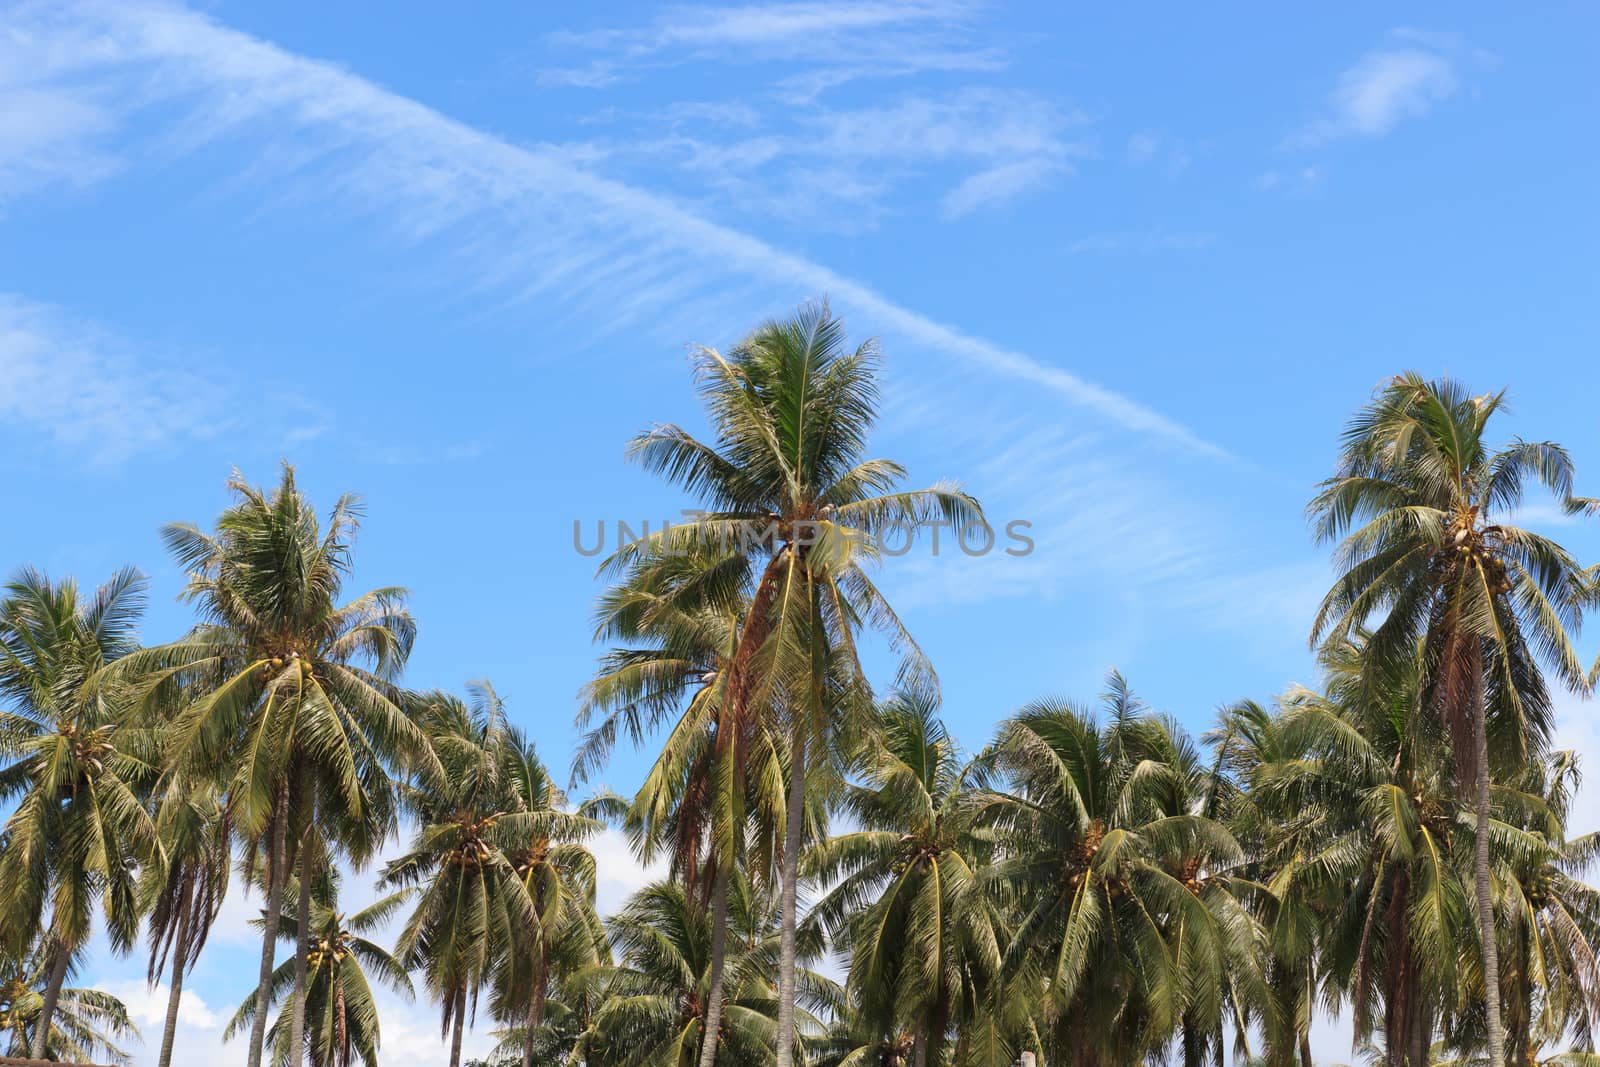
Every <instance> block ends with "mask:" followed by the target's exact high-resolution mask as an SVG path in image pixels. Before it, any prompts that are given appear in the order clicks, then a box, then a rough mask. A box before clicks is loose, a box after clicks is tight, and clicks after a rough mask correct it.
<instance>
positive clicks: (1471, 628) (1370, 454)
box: [1308, 373, 1588, 1063]
mask: <svg viewBox="0 0 1600 1067" xmlns="http://www.w3.org/2000/svg"><path fill="white" fill-rule="evenodd" d="M1504 405H1505V394H1504V393H1494V394H1488V395H1484V396H1472V395H1470V394H1469V392H1468V391H1467V390H1466V388H1465V387H1463V386H1462V385H1461V384H1460V383H1458V382H1454V381H1450V380H1444V379H1441V380H1436V381H1428V380H1425V379H1423V378H1422V377H1421V376H1420V375H1417V374H1415V373H1407V374H1404V375H1401V376H1399V377H1397V378H1395V379H1394V380H1393V381H1392V382H1390V383H1389V384H1388V385H1386V386H1384V387H1382V388H1381V389H1379V391H1378V393H1377V395H1376V396H1375V397H1374V399H1373V401H1372V402H1371V403H1370V404H1369V405H1367V406H1366V407H1365V408H1363V409H1362V410H1361V411H1360V412H1358V413H1357V415H1356V416H1355V417H1354V418H1353V419H1352V420H1351V422H1350V424H1349V426H1348V427H1347V428H1346V430H1345V434H1344V445H1343V448H1342V450H1341V452H1340V457H1339V465H1338V469H1337V471H1336V473H1335V474H1334V476H1333V477H1332V478H1329V479H1328V480H1327V481H1325V482H1323V483H1322V487H1321V490H1320V491H1319V492H1318V493H1317V495H1316V496H1315V497H1314V498H1313V500H1312V501H1311V504H1310V506H1309V509H1308V510H1309V512H1310V514H1311V516H1312V517H1313V520H1314V523H1315V528H1316V533H1317V536H1318V538H1319V539H1320V540H1323V541H1338V542H1339V546H1338V550H1337V552H1336V557H1335V559H1336V564H1337V566H1338V568H1339V570H1340V572H1341V573H1340V575H1339V578H1338V580H1337V581H1336V582H1335V584H1334V586H1333V588H1332V589H1331V590H1330V591H1329V592H1328V595H1327V597H1326V598H1325V599H1324V600H1323V602H1322V606H1321V608H1320V609H1319V610H1318V612H1317V617H1316V620H1315V622H1314V623H1313V624H1312V628H1311V640H1312V643H1313V644H1317V643H1321V642H1332V643H1334V644H1342V643H1344V642H1346V641H1348V640H1350V639H1351V638H1352V637H1353V636H1354V635H1355V634H1356V633H1357V632H1358V631H1359V630H1360V629H1361V628H1363V627H1365V626H1367V625H1368V624H1369V621H1373V620H1374V619H1375V625H1374V628H1373V629H1372V633H1371V637H1370V638H1369V639H1368V640H1367V641H1366V642H1365V646H1364V647H1365V655H1366V658H1367V664H1366V671H1367V676H1368V679H1369V684H1372V685H1377V684H1380V683H1379V682H1378V681H1377V679H1378V678H1380V677H1381V676H1382V675H1384V674H1386V673H1388V672H1391V671H1393V670H1395V669H1397V667H1398V668H1399V669H1404V665H1405V664H1407V663H1409V662H1410V661H1411V660H1412V659H1413V658H1414V657H1415V656H1416V648H1417V645H1418V642H1419V641H1420V642H1422V645H1423V662H1424V675H1423V684H1422V692H1423V694H1424V704H1425V706H1426V707H1428V708H1429V709H1431V710H1432V711H1433V712H1435V713H1436V714H1437V715H1438V716H1439V718H1440V720H1441V722H1442V723H1443V725H1444V728H1445V730H1446V732H1447V733H1448V735H1449V737H1450V740H1451V742H1452V744H1453V747H1454V752H1455V760H1456V777H1457V780H1458V781H1459V782H1460V783H1461V785H1462V795H1463V797H1464V798H1465V797H1471V798H1473V799H1474V800H1475V802H1476V803H1475V810H1476V834H1477V839H1476V846H1475V847H1476V853H1475V859H1474V883H1475V884H1474V890H1475V899H1476V905H1477V919H1478V932H1479V940H1480V942H1481V946H1480V949H1481V953H1482V957H1483V972H1484V975H1485V987H1484V988H1485V1001H1486V1003H1485V1011H1486V1016H1487V1026H1488V1040H1489V1048H1490V1056H1491V1058H1492V1059H1493V1061H1494V1062H1496V1063H1499V1062H1503V1060H1504V1042H1505V1030H1504V1027H1503V1025H1502V1021H1501V987H1500V977H1499V961H1498V954H1497V946H1496V943H1495V917H1494V887H1493V883H1492V878H1491V873H1490V856H1489V853H1490V834H1489V821H1490V817H1491V810H1492V803H1493V800H1492V793H1491V775H1492V771H1493V768H1492V767H1491V762H1490V754H1491V752H1492V753H1493V754H1494V756H1495V758H1496V759H1497V760H1498V761H1499V762H1500V763H1501V765H1502V766H1505V767H1510V768H1516V767H1520V766H1521V765H1522V764H1523V763H1524V762H1525V761H1526V760H1527V759H1528V758H1529V757H1530V756H1531V755H1534V754H1537V753H1538V752H1539V751H1540V750H1541V749H1542V747H1543V745H1544V743H1545V741H1546V738H1547V737H1548V734H1549V730H1550V721H1551V713H1550V698H1549V694H1548V692H1547V690H1546V687H1545V682H1544V678H1543V675H1542V673H1541V672H1540V670H1539V662H1540V661H1543V662H1544V663H1545V664H1547V665H1548V666H1550V667H1552V668H1553V669H1554V670H1555V672H1556V673H1557V675H1558V677H1560V678H1561V679H1562V680H1563V681H1564V682H1566V683H1567V684H1568V685H1570V686H1571V687H1573V688H1574V689H1579V690H1582V689H1585V688H1587V684H1588V679H1587V677H1586V675H1585V672H1584V671H1583V669H1582V667H1581V666H1580V665H1579V663H1578V659H1577V655H1576V653H1575V652H1574V651H1573V648H1572V643H1571V640H1570V638H1569V634H1570V633H1571V632H1572V631H1573V630H1575V629H1576V627H1577V625H1578V611H1579V607H1580V605H1581V603H1582V600H1583V597H1584V595H1585V583H1584V576H1583V573H1582V571H1581V570H1580V569H1579V568H1578V566H1577V564H1576V563H1575V562H1574V561H1573V559H1572V557H1571V556H1570V555H1569V554H1568V553H1567V552H1566V550H1565V549H1563V548H1562V547H1561V546H1560V545H1558V544H1556V543H1555V542H1553V541H1551V540H1549V539H1548V538H1545V537H1543V536H1540V535H1538V534H1535V533H1533V532H1531V531H1529V530H1525V529H1522V528H1520V527H1517V526H1513V525H1511V524H1510V523H1509V522H1507V521H1506V520H1507V519H1508V518H1509V517H1510V515H1511V514H1512V513H1513V512H1514V510H1515V509H1516V507H1517V506H1518V505H1519V504H1520V503H1521V501H1522V498H1523V492H1524V488H1525V486H1526V484H1527V483H1528V482H1529V481H1530V480H1532V481H1535V482H1538V483H1539V484H1542V485H1543V486H1545V487H1546V488H1548V489H1549V490H1550V491H1551V492H1552V493H1554V494H1555V495H1556V496H1557V498H1558V499H1561V500H1563V501H1565V500H1567V499H1568V498H1570V496H1571V491H1572V465H1571V462H1570V460H1569V459H1568V457H1567V454H1566V452H1565V451H1564V450H1563V449H1562V448H1561V447H1560V446H1558V445H1555V444H1552V443H1550V442H1532V441H1523V440H1520V439H1518V440H1513V441H1512V442H1511V443H1510V444H1508V445H1506V446H1504V447H1502V448H1498V449H1496V448H1495V447H1494V446H1493V445H1492V444H1491V443H1490V441H1489V439H1488V436H1487V435H1488V432H1489V423H1490V420H1491V419H1492V418H1493V417H1494V415H1495V414H1496V413H1498V412H1499V411H1500V410H1501V409H1502V408H1503V407H1504Z"/></svg>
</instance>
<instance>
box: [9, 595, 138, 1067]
mask: <svg viewBox="0 0 1600 1067" xmlns="http://www.w3.org/2000/svg"><path fill="white" fill-rule="evenodd" d="M143 607H144V579H143V578H141V577H140V576H139V575H138V574H137V573H136V572H134V571H132V570H123V571H119V572H118V573H117V574H116V575H115V576H113V577H112V579H111V581H109V582H107V583H106V584H105V585H103V586H101V587H100V589H99V590H98V591H97V592H96V593H95V595H94V596H93V597H91V598H88V599H87V600H85V599H84V598H82V597H81V596H80V595H79V592H78V586H77V583H75V582H73V581H72V580H71V579H66V580H64V581H61V582H51V581H50V579H48V578H47V577H45V576H44V575H43V574H41V573H40V572H38V571H35V570H28V569H25V570H23V571H21V572H19V573H18V574H17V576H16V577H15V578H13V579H12V580H11V581H10V582H9V583H7V584H6V586H5V591H4V599H3V601H0V759H4V760H6V761H7V762H6V763H5V765H4V766H3V768H0V804H7V803H9V804H14V805H15V806H14V808H13V809H12V812H11V814H10V816H9V817H8V818H7V820H6V823H5V828H4V831H3V838H4V847H3V849H0V913H3V914H4V915H5V923H4V924H3V931H4V932H3V935H0V938H3V941H4V945H3V946H0V947H3V949H4V951H5V952H6V953H7V954H8V955H10V956H12V957H19V956H21V955H22V954H24V953H27V952H29V951H30V950H31V948H32V945H31V942H32V939H33V938H34V935H35V932H36V931H41V930H42V934H43V941H42V945H41V948H42V952H43V958H42V962H43V964H44V966H45V967H46V968H47V975H46V981H45V988H44V999H43V1001H42V1003H41V1005H40V1009H39V1017H38V1023H37V1024H36V1027H35V1032H34V1038H33V1048H32V1050H31V1051H32V1053H33V1056H34V1058H36V1059H39V1058H43V1056H44V1054H45V1053H46V1051H47V1044H48V1042H49V1041H50V1040H51V1038H50V1034H51V1033H52V1032H53V1030H52V1017H53V1015H54V1013H55V1010H56V1004H57V1002H58V1000H59V997H60V993H61V988H62V983H63V982H64V981H65V979H66V975H67V969H68V967H69V966H70V964H71V961H72V958H73V956H74V954H76V953H77V952H78V951H79V950H80V949H81V948H82V947H83V946H84V945H85V944H86V943H87V942H88V939H89V936H90V934H91V932H92V924H93V919H94V912H95V910H96V905H97V904H98V905H99V910H100V912H101V914H102V916H103V918H104V921H105V928H106V932H107V934H108V935H109V936H110V940H111V945H112V948H113V949H114V950H116V951H118V952H126V951H127V950H128V949H129V948H131V947H132V945H133V942H134V940H135V938H136V937H137V936H138V929H139V907H138V894H137V893H136V891H135V890H136V883H137V877H138V876H137V873H136V872H137V868H138V865H139V864H140V863H142V862H149V861H151V860H152V859H154V858H156V857H157V856H158V854H159V850H160V846H159V844H158V842H157V840H156V834H155V829H154V827H153V825H152V824H151V820H150V816H149V814H148V813H147V812H146V811H145V808H144V805H143V803H142V802H141V800H140V795H141V791H142V790H144V789H147V788H148V787H149V786H150V784H151V782H152V780H153V778H154V777H155V775H154V770H155V763H154V761H155V753H154V751H153V745H152V743H151V738H150V736H149V734H148V731H144V730H140V729H136V728H133V727H131V726H128V725H125V723H124V716H123V711H124V709H123V706H122V703H121V698H122V695H123V694H122V692H121V690H120V689H119V688H118V687H117V686H114V685H110V684H104V683H103V681H102V678H101V674H102V671H103V670H104V668H106V666H107V665H108V664H111V663H113V662H115V661H116V660H118V659H119V658H120V657H123V656H125V655H127V654H128V653H129V652H131V651H132V650H133V649H134V648H135V647H137V640H136V636H135V626H136V624H137V622H138V618H139V615H140V613H141V611H142V610H143ZM47 911H48V916H47V915H46V913H47Z"/></svg>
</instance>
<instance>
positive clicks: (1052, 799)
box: [976, 675, 1259, 1067]
mask: <svg viewBox="0 0 1600 1067" xmlns="http://www.w3.org/2000/svg"><path fill="white" fill-rule="evenodd" d="M1103 713H1104V715H1105V721H1104V722H1101V721H1100V720H1099V719H1097V717H1096V716H1094V715H1093V714H1091V713H1090V712H1088V711H1086V710H1083V709H1080V708H1076V707H1074V706H1072V705H1070V704H1064V703H1059V702H1054V701H1043V702H1040V703H1036V704H1032V705H1029V706H1028V707H1026V708H1024V709H1023V710H1022V711H1020V712H1019V713H1018V714H1017V715H1016V716H1014V717H1013V718H1011V719H1010V720H1008V721H1007V722H1006V723H1004V724H1003V725H1002V727H1001V730H1000V736H999V739H998V740H997V741H996V742H995V745H994V746H993V749H992V751H991V752H989V753H988V754H987V755H986V757H985V763H986V764H987V768H986V769H987V771H988V773H991V774H995V775H998V776H999V777H1000V778H1001V779H1002V780H1003V781H1004V782H1006V783H1009V789H1008V790H1007V791H1003V792H1002V791H991V792H989V793H988V794H986V795H985V796H983V797H982V798H981V803H980V806H979V809H978V812H977V815H976V818H977V820H978V825H979V826H987V827H990V828H992V830H993V832H994V833H995V834H996V849H997V853H998V859H997V861H996V862H995V863H994V864H993V865H992V866H990V867H989V869H988V870H987V872H986V878H987V881H988V883H989V885H990V886H991V888H992V891H994V892H996V893H997V894H998V895H1000V897H1001V898H1002V899H1003V900H1004V901H1005V902H1006V903H1007V904H1009V905H1010V906H1012V907H1014V908H1015V909H1016V914H1017V916H1018V918H1017V920H1016V922H1017V925H1016V928H1015V932H1014V934H1013V936H1012V939H1011V942H1010V945H1009V947H1008V949H1007V951H1006V955H1005V957H1004V959H1003V961H1002V965H1003V971H1004V972H1005V974H1006V975H1007V976H1008V977H1010V976H1016V975H1018V974H1022V975H1024V976H1025V977H1026V976H1028V975H1029V974H1030V973H1031V977H1032V979H1033V984H1034V994H1033V995H1035V996H1037V997H1038V998H1039V1003H1040V1004H1041V1005H1042V1007H1043V1009H1044V1011H1043V1015H1044V1020H1043V1021H1044V1022H1045V1023H1046V1024H1047V1026H1048V1027H1049V1028H1050V1029H1051V1030H1052V1031H1053V1036H1051V1037H1050V1039H1049V1040H1050V1043H1051V1044H1052V1045H1053V1046H1055V1049H1056V1056H1055V1057H1054V1060H1053V1062H1062V1063H1071V1064H1073V1065H1075V1067H1097V1065H1099V1064H1121V1063H1136V1062H1141V1061H1142V1059H1143V1058H1144V1057H1146V1056H1150V1055H1154V1054H1156V1053H1158V1052H1159V1051H1160V1050H1161V1049H1162V1048H1163V1047H1164V1046H1165V1044H1166V1043H1167V1042H1168V1041H1170V1040H1172V1039H1173V1038H1174V1037H1175V1036H1178V1035H1179V1034H1180V1033H1182V1032H1183V1031H1184V1030H1185V1028H1186V1027H1189V1026H1194V1027H1197V1028H1198V1032H1199V1033H1200V1034H1202V1035H1207V1036H1208V1035H1210V1034H1212V1033H1214V1032H1216V1031H1217V1030H1219V1029H1220V1026H1221V1016H1222V1013H1223V1011H1224V1010H1225V1009H1224V1004H1223V1001H1224V990H1225V989H1226V988H1227V974H1228V972H1229V971H1230V970H1232V971H1234V972H1235V977H1236V978H1238V979H1240V980H1241V981H1249V980H1250V978H1251V959H1252V957H1253V956H1255V955H1256V953H1257V950H1258V947H1259V939H1258V936H1257V934H1256V932H1255V931H1254V930H1253V928H1252V925H1251V924H1250V922H1249V920H1248V917H1247V916H1246V915H1245V914H1244V912H1243V908H1242V907H1241V906H1240V904H1239V903H1238V901H1237V900H1236V899H1235V898H1234V896H1233V888H1234V887H1233V886H1232V884H1231V883H1230V881H1229V879H1228V877H1227V876H1228V873H1229V871H1230V869H1231V868H1232V867H1233V866H1234V865H1235V864H1236V863H1238V862H1239V861H1240V859H1241V858H1242V854H1241V850H1240V848H1239V846H1238V844H1237V843H1236V842H1235V841H1234V839H1233V837H1232V835H1231V834H1229V833H1228V831H1227V830H1226V829H1225V828H1224V827H1223V826H1222V825H1221V824H1220V823H1219V822H1217V821H1216V820H1215V819H1213V818H1211V817H1209V816H1206V815H1204V814H1199V813H1197V809H1198V807H1199V804H1200V802H1201V799H1202V791H1203V787H1204V784H1205V783H1204V780H1203V774H1196V773H1195V772H1194V770H1193V768H1190V767H1186V766H1185V765H1184V763H1185V761H1184V760H1183V759H1180V758H1179V755H1178V753H1179V751H1180V749H1181V748H1182V747H1183V745H1182V740H1181V738H1180V736H1179V735H1178V731H1177V727H1176V726H1175V725H1174V724H1172V723H1170V722H1169V721H1167V720H1165V719H1161V718H1158V717H1156V716H1153V715H1151V714H1149V713H1148V712H1147V711H1146V710H1145V708H1144V706H1143V705H1142V704H1141V703H1140V702H1139V701H1138V700H1137V699H1135V698H1134V697H1133V695H1132V694H1131V693H1130V692H1129V691H1128V689H1127V687H1126V685H1125V684H1124V683H1123V682H1122V679H1121V678H1120V677H1118V676H1116V675H1113V676H1112V679H1111V685H1110V689H1109V692H1108V693H1107V694H1106V696H1105V698H1104V709H1103ZM1245 995H1248V996H1250V997H1252V998H1254V997H1257V996H1258V995H1259V990H1258V989H1256V988H1251V987H1250V986H1246V987H1245ZM1187 1058H1188V1057H1187V1056H1186V1059H1187Z"/></svg>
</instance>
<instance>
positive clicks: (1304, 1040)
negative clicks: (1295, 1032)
mask: <svg viewBox="0 0 1600 1067" xmlns="http://www.w3.org/2000/svg"><path fill="white" fill-rule="evenodd" d="M1300 1067H1316V1064H1315V1063H1314V1062H1313V1061H1312V1059H1311V1035H1310V1034H1308V1033H1306V1032H1305V1031H1304V1030H1302V1031H1301V1032H1300Z"/></svg>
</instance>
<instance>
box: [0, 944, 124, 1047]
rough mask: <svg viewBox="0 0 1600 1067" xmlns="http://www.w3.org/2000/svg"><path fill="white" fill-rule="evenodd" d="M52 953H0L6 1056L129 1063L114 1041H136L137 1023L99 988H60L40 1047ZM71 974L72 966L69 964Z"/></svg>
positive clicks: (0, 1027)
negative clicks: (49, 958) (41, 1022)
mask: <svg viewBox="0 0 1600 1067" xmlns="http://www.w3.org/2000/svg"><path fill="white" fill-rule="evenodd" d="M53 955H55V954H54V953H42V952H33V953H28V954H25V955H22V956H7V957H4V958H0V1035H4V1037H3V1038H0V1040H4V1041H5V1042H6V1047H5V1053H4V1054H5V1055H6V1056H12V1057H16V1058H18V1059H26V1058H31V1059H51V1060H73V1061H77V1062H79V1063H88V1062H89V1061H91V1060H95V1059H100V1058H105V1059H109V1060H111V1061H112V1062H113V1063H117V1064H131V1063H132V1062H133V1059H132V1057H131V1056H130V1055H129V1054H128V1052H127V1051H126V1050H125V1049H123V1048H122V1047H121V1046H119V1045H118V1044H117V1042H118V1041H122V1040H124V1039H126V1038H133V1039H134V1040H138V1038H139V1028H138V1027H136V1026H134V1025H133V1020H132V1019H130V1018H129V1017H128V1009H127V1006H126V1005H124V1004H123V1003H122V1001H120V1000H118V999H117V998H116V997H114V996H112V995H111V994H109V993H102V992H100V991H99V990H97V989H73V988H70V987H68V988H58V989H57V990H56V1001H55V1005H54V1010H53V1011H52V1012H51V1013H50V1022H49V1025H48V1029H46V1030H44V1031H43V1033H44V1042H43V1052H42V1053H41V1052H40V1042H39V1035H40V1032H41V1031H40V1017H41V1016H42V1015H43V1013H44V1002H45V996H46V993H47V991H48V984H49V982H50V980H51V979H50V973H51V972H52V971H53V970H54V966H53V964H49V963H47V962H46V958H47V957H48V956H53ZM69 973H70V968H69Z"/></svg>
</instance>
